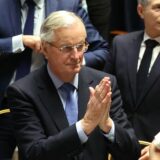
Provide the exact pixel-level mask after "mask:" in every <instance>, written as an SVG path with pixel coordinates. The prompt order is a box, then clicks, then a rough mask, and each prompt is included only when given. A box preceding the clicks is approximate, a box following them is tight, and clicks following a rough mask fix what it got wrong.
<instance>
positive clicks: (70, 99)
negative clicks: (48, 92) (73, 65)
mask: <svg viewBox="0 0 160 160" xmlns="http://www.w3.org/2000/svg"><path fill="white" fill-rule="evenodd" d="M61 89H62V90H63V91H64V92H65V93H66V97H67V98H66V104H65V112H66V116H67V119H68V122H69V125H72V124H74V123H75V122H77V117H78V104H77V98H76V97H74V96H75V94H74V91H75V87H74V86H73V85H72V84H70V83H64V84H63V85H62V86H61Z"/></svg>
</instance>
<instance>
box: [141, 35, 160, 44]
mask: <svg viewBox="0 0 160 160" xmlns="http://www.w3.org/2000/svg"><path fill="white" fill-rule="evenodd" d="M147 39H153V38H151V37H149V35H148V34H147V33H144V37H143V43H144V42H145V41H146V40H147ZM153 40H156V41H157V42H158V43H160V37H156V38H154V39H153Z"/></svg>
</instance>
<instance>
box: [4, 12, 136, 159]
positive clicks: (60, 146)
mask: <svg viewBox="0 0 160 160" xmlns="http://www.w3.org/2000/svg"><path fill="white" fill-rule="evenodd" d="M86 36H87V34H86V30H85V26H84V24H83V22H82V20H81V19H80V18H79V17H77V16H76V15H75V14H74V13H73V12H67V11H57V12H54V13H53V14H51V15H50V16H49V17H48V18H47V19H46V20H45V21H44V23H43V25H42V28H41V40H42V48H43V53H44V56H45V58H46V60H47V66H46V65H45V66H43V67H42V68H40V69H38V70H37V71H35V72H32V73H31V74H30V75H28V76H26V77H25V78H22V79H21V80H19V81H17V82H15V83H14V84H12V85H11V86H10V87H9V89H8V92H7V93H8V99H9V104H10V105H9V106H11V113H12V116H13V117H12V118H13V122H14V124H13V126H14V129H15V136H16V139H17V142H18V147H19V152H20V154H21V155H22V159H28V160H32V159H38V160H44V159H45V160H50V159H56V160H66V159H68V160H71V159H78V160H104V159H106V158H107V153H108V152H110V153H112V155H113V157H114V158H115V160H116V159H117V160H118V159H123V160H124V159H125V160H136V159H138V156H139V145H138V143H137V139H136V137H135V134H134V131H133V129H132V128H131V127H130V124H129V123H128V121H127V117H126V115H125V113H124V112H123V110H122V108H121V104H122V102H121V97H120V92H119V90H118V88H117V85H116V80H115V77H114V76H111V75H109V74H106V73H104V72H101V71H97V70H94V69H91V68H89V67H86V66H83V67H82V61H83V56H84V52H85V51H86V50H87V48H88V43H87V42H86ZM66 84H67V86H68V85H69V86H72V87H71V88H73V92H72V96H74V99H73V101H74V105H71V104H70V106H67V104H68V103H69V102H68V96H67V94H68V93H69V92H70V91H69V90H67V91H64V90H65V89H64V85H65V86H66ZM94 88H95V89H94ZM111 90H112V94H111ZM111 99H112V100H111ZM70 101H71V99H70ZM111 101H112V102H111ZM70 103H71V102H70ZM111 103H112V104H111ZM72 104H73V103H72ZM110 104H111V110H110ZM68 107H72V110H70V112H69V114H68V113H67V111H66V110H67V109H68ZM73 111H75V112H74V113H73V114H72V112H73ZM71 114H72V116H70V115H71ZM71 119H72V121H70V120H71Z"/></svg>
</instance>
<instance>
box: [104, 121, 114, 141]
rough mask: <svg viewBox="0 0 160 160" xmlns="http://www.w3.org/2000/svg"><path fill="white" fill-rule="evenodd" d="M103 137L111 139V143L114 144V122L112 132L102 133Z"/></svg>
mask: <svg viewBox="0 0 160 160" xmlns="http://www.w3.org/2000/svg"><path fill="white" fill-rule="evenodd" d="M102 133H103V135H104V136H105V137H106V138H107V139H109V140H110V141H111V142H114V139H115V124H114V122H113V121H112V128H111V129H110V131H109V132H108V133H107V134H105V133H104V132H102Z"/></svg>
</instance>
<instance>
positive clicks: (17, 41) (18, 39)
mask: <svg viewBox="0 0 160 160" xmlns="http://www.w3.org/2000/svg"><path fill="white" fill-rule="evenodd" d="M24 49H25V48H24V45H23V41H22V34H21V35H17V36H14V37H13V38H12V52H13V53H19V52H22V51H24Z"/></svg>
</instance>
